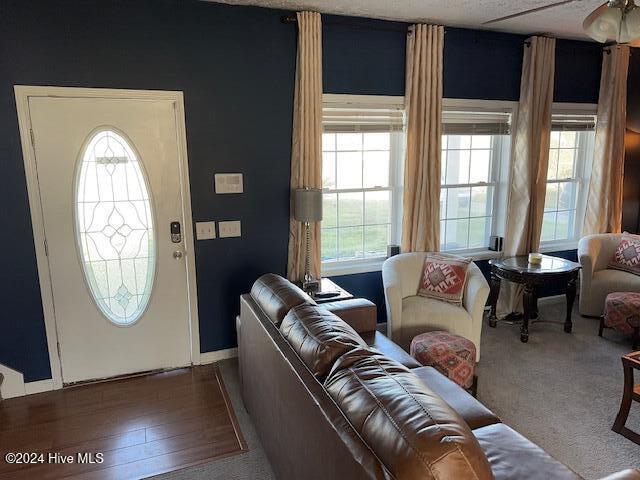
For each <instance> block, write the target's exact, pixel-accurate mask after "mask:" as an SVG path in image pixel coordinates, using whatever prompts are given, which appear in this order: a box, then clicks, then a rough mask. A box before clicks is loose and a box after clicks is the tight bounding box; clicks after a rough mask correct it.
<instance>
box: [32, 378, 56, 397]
mask: <svg viewBox="0 0 640 480" xmlns="http://www.w3.org/2000/svg"><path fill="white" fill-rule="evenodd" d="M24 390H25V395H31V394H34V393H42V392H49V391H51V390H55V388H54V386H53V380H52V379H51V378H49V379H47V380H38V381H37V382H27V383H25V384H24Z"/></svg>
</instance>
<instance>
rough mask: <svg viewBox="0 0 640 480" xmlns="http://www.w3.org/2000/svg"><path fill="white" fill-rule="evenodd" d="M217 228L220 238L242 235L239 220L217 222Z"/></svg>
mask: <svg viewBox="0 0 640 480" xmlns="http://www.w3.org/2000/svg"><path fill="white" fill-rule="evenodd" d="M218 229H219V230H220V238H230V237H239V236H241V235H242V227H241V225H240V220H234V221H231V222H218Z"/></svg>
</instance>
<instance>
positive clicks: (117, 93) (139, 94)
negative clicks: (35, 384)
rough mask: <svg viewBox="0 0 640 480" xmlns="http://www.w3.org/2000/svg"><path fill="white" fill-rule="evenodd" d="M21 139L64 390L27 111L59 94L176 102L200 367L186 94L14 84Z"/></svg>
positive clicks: (57, 378) (54, 372) (53, 352)
mask: <svg viewBox="0 0 640 480" xmlns="http://www.w3.org/2000/svg"><path fill="white" fill-rule="evenodd" d="M14 92H15V97H16V109H17V113H18V124H19V127H20V140H21V143H22V157H23V160H24V171H25V176H26V179H27V192H28V195H29V207H30V210H31V225H32V226H33V239H34V243H35V250H36V261H37V266H38V277H39V279H40V295H41V297H42V308H43V311H44V323H45V330H46V334H47V345H48V347H49V362H50V364H51V377H52V380H53V388H54V389H58V388H62V386H63V384H62V369H61V362H60V350H59V348H58V330H57V326H56V325H57V324H56V318H55V309H54V304H53V290H52V285H51V272H50V269H49V262H48V259H47V252H46V243H45V242H46V238H45V232H44V217H43V211H42V202H41V198H40V189H39V184H38V171H37V165H36V157H35V149H34V145H33V140H32V135H33V132H32V129H31V115H30V112H29V98H30V97H58V98H102V99H110V98H111V99H113V98H125V99H131V100H170V101H172V102H173V104H174V107H175V109H174V111H175V123H176V131H177V136H178V138H177V144H178V157H179V158H178V161H179V164H180V165H179V168H180V186H181V188H182V193H183V195H182V197H183V198H182V218H183V225H184V229H183V230H184V233H183V236H184V246H185V250H186V251H185V254H186V265H187V284H188V296H189V317H190V318H189V322H190V328H189V330H190V333H191V363H192V364H193V365H199V364H200V363H201V359H200V328H199V323H198V298H197V289H196V268H195V249H194V243H193V242H194V239H193V225H192V214H191V191H190V187H189V164H188V160H187V138H186V129H185V119H184V96H183V94H182V92H179V91H160V90H124V89H109V88H75V87H47V86H26V85H14Z"/></svg>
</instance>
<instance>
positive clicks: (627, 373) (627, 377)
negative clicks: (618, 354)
mask: <svg viewBox="0 0 640 480" xmlns="http://www.w3.org/2000/svg"><path fill="white" fill-rule="evenodd" d="M623 365H624V364H623ZM632 393H633V369H632V368H631V367H630V366H627V365H624V392H623V394H622V402H621V403H620V411H619V412H618V416H617V417H616V420H615V422H614V423H613V427H612V428H611V430H613V431H614V432H616V433H622V431H623V430H624V425H625V423H626V422H627V417H629V410H630V409H631V396H632V395H631V394H632Z"/></svg>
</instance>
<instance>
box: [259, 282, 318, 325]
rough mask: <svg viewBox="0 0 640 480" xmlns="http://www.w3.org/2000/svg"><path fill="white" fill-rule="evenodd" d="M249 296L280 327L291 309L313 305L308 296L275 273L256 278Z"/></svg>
mask: <svg viewBox="0 0 640 480" xmlns="http://www.w3.org/2000/svg"><path fill="white" fill-rule="evenodd" d="M251 296H252V297H253V299H254V300H255V302H256V303H257V304H258V305H259V306H260V308H262V310H263V311H264V313H265V314H266V315H267V316H268V317H269V318H270V319H271V321H272V322H273V323H275V324H276V325H280V322H282V319H283V318H284V316H285V315H286V314H287V313H288V312H289V310H291V309H292V308H293V307H297V306H298V305H302V304H303V303H309V304H312V305H315V302H314V301H313V299H312V298H311V297H310V296H309V295H307V294H306V293H304V292H303V291H302V290H301V289H300V288H298V287H297V286H296V285H294V284H293V283H291V282H290V281H289V280H287V279H286V278H282V277H281V276H280V275H276V274H275V273H267V274H266V275H262V276H261V277H260V278H258V279H257V280H256V281H255V282H254V283H253V286H252V287H251Z"/></svg>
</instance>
